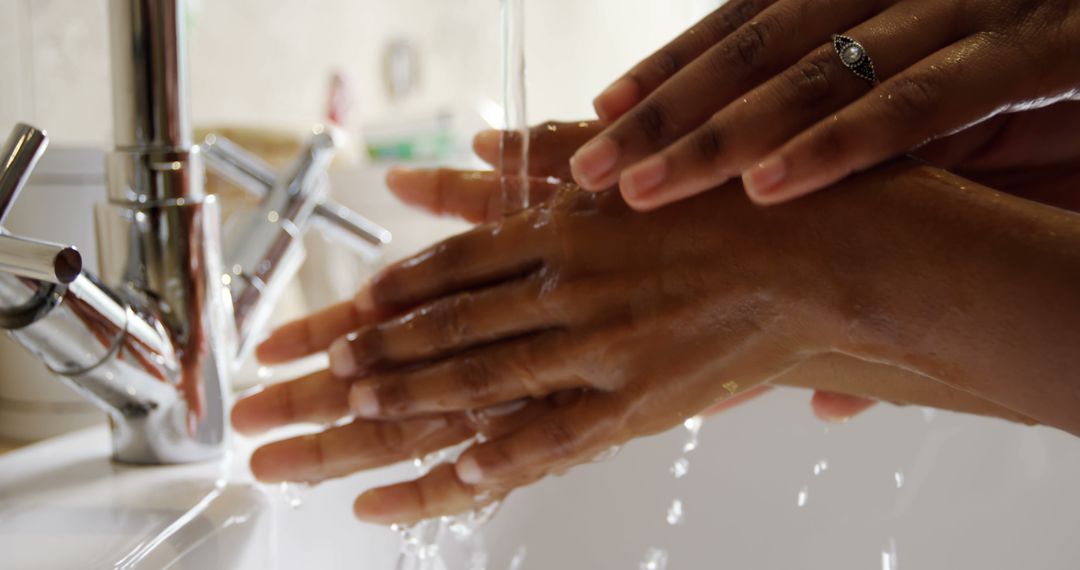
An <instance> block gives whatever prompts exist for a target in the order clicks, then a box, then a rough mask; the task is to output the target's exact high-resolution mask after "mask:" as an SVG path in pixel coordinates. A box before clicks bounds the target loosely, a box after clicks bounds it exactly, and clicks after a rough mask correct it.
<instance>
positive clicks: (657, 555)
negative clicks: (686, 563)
mask: <svg viewBox="0 0 1080 570" xmlns="http://www.w3.org/2000/svg"><path fill="white" fill-rule="evenodd" d="M667 561H668V554H667V551H666V550H664V549H662V548H656V547H655V546H654V547H650V548H649V550H648V551H646V552H645V558H644V559H643V560H642V561H641V564H639V565H638V568H639V569H640V570H667Z"/></svg>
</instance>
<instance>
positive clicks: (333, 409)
mask: <svg viewBox="0 0 1080 570" xmlns="http://www.w3.org/2000/svg"><path fill="white" fill-rule="evenodd" d="M350 384H351V381H348V380H342V379H339V378H337V377H335V376H334V375H333V374H330V372H329V371H327V370H323V371H320V372H316V373H314V374H310V375H308V376H305V377H303V378H299V379H297V380H291V381H289V382H283V383H281V384H274V385H271V386H267V387H266V388H264V389H263V390H261V391H259V392H256V393H255V394H252V395H251V396H248V397H246V398H243V399H241V400H239V401H238V402H236V404H235V405H234V406H233V410H232V424H233V427H235V428H236V430H237V431H239V432H241V433H245V434H256V433H261V432H264V431H267V430H270V429H273V428H276V427H280V426H283V425H287V424H292V423H327V422H332V421H335V420H337V419H340V418H342V417H344V416H346V415H348V414H349V385H350Z"/></svg>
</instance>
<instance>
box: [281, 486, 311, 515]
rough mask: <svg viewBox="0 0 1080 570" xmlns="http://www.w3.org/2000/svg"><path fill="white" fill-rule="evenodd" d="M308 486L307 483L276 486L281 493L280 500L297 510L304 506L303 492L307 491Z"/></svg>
mask: <svg viewBox="0 0 1080 570" xmlns="http://www.w3.org/2000/svg"><path fill="white" fill-rule="evenodd" d="M309 487H310V485H308V484H307V483H287V482H283V483H281V484H280V485H279V486H278V489H279V491H280V492H281V498H282V499H283V500H284V501H285V504H286V505H289V507H290V508H293V509H299V508H300V507H302V506H304V492H305V491H307V490H308V488H309Z"/></svg>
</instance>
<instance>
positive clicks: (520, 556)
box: [507, 544, 528, 570]
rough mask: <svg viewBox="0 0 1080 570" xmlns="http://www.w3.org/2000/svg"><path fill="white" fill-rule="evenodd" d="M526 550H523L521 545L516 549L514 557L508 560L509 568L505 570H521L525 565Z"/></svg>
mask: <svg viewBox="0 0 1080 570" xmlns="http://www.w3.org/2000/svg"><path fill="white" fill-rule="evenodd" d="M527 553H528V550H526V549H525V545H524V544H522V545H521V546H519V547H518V549H517V552H515V553H514V557H513V558H511V559H510V567H509V568H508V569H507V570H521V568H522V567H523V566H524V565H525V555H526V554H527Z"/></svg>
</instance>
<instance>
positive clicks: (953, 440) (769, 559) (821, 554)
mask: <svg viewBox="0 0 1080 570" xmlns="http://www.w3.org/2000/svg"><path fill="white" fill-rule="evenodd" d="M380 180H381V174H379V173H378V172H367V173H352V174H348V173H346V174H339V175H338V176H337V178H336V179H335V181H334V182H335V185H336V186H337V187H338V188H348V189H355V191H354V192H353V193H351V194H350V193H343V194H341V195H339V198H340V199H342V201H343V202H346V203H347V204H349V205H350V206H353V207H355V208H357V209H358V210H359V211H361V212H364V213H365V214H368V215H370V216H372V217H373V218H375V219H378V220H379V221H380V222H382V223H385V224H386V225H387V226H388V227H389V228H390V229H391V230H393V231H394V232H395V234H396V236H398V237H399V238H401V239H399V240H398V241H397V242H396V245H395V246H394V250H393V251H392V252H391V254H390V256H391V257H396V256H398V255H401V254H405V253H409V252H410V251H412V250H414V249H416V248H417V247H419V246H420V245H422V244H424V243H430V242H431V241H432V240H434V239H436V238H438V237H440V236H441V235H445V234H447V233H450V232H453V231H456V230H459V229H461V228H462V227H463V226H462V225H461V224H457V223H454V222H450V221H442V222H439V223H438V224H432V223H431V222H430V220H429V219H428V218H426V217H424V216H422V215H419V214H416V213H414V212H410V211H409V210H408V209H406V208H404V207H403V206H401V205H399V204H396V203H395V202H394V201H393V200H392V199H390V198H389V197H388V196H386V193H385V191H384V190H381V182H380ZM347 292H348V291H345V290H343V291H340V292H338V294H341V295H343V294H345V293H347ZM808 396H809V395H808V393H806V392H802V391H793V390H777V391H774V392H773V393H772V394H770V395H768V396H765V397H763V398H761V399H759V400H755V401H753V402H750V403H749V404H747V405H744V406H742V407H739V408H737V409H733V410H730V411H728V412H725V413H724V414H722V415H721V416H718V417H715V418H712V419H709V420H707V421H706V422H705V427H704V429H703V430H702V433H701V447H700V448H699V449H698V450H696V451H694V452H693V453H691V454H690V455H689V457H688V459H689V473H688V474H687V475H686V476H685V477H683V478H681V479H678V480H676V479H675V478H674V477H673V475H672V473H671V472H670V467H671V465H672V463H673V461H674V460H675V459H676V458H678V457H679V456H680V453H681V451H680V450H681V448H682V444H683V443H684V441H685V438H686V433H685V431H684V430H682V429H679V430H675V431H673V432H670V433H667V434H663V435H660V436H657V437H654V438H649V439H647V440H643V441H638V442H634V443H633V444H631V445H629V446H627V448H626V449H624V450H623V451H622V452H621V453H620V454H619V455H618V456H617V457H615V458H614V459H612V460H609V461H607V462H604V463H599V464H593V465H589V466H586V467H582V468H579V469H575V470H573V471H571V472H570V473H569V474H568V475H566V476H564V477H558V478H552V479H549V480H546V481H544V482H542V483H540V484H538V485H534V486H533V487H530V488H528V489H525V490H523V491H519V492H517V493H515V494H514V495H513V496H512V497H511V498H510V500H509V501H508V502H507V504H506V505H504V506H503V508H502V510H501V511H500V512H499V514H498V515H497V516H496V517H495V519H494V520H493V521H492V522H491V523H490V524H489V525H487V527H485V529H484V531H483V532H481V533H480V539H482V540H483V542H484V543H485V544H486V549H484V550H483V552H485V553H486V554H487V564H486V565H484V566H479V567H478V568H486V569H487V570H506V569H507V568H511V561H512V559H514V558H515V557H518V558H519V559H521V558H522V556H521V555H522V554H524V557H523V560H524V563H523V564H522V565H520V566H517V567H515V568H516V570H526V569H527V570H552V569H560V570H578V569H580V570H607V569H627V570H633V569H636V568H638V567H639V563H640V562H641V561H642V560H643V559H644V558H645V556H646V552H647V551H648V550H649V549H650V548H653V547H655V548H657V549H663V550H666V551H667V555H668V557H669V564H668V568H670V569H672V570H684V569H706V568H709V569H711V568H732V569H744V568H755V569H756V568H765V569H772V568H799V569H803V568H805V569H819V568H820V569H829V570H847V569H852V570H855V569H859V570H865V569H875V570H876V569H878V568H881V569H882V570H896V569H898V568H899V569H911V568H916V569H919V570H956V569H966V568H978V569H980V570H1015V569H1018V568H1039V569H1062V570H1075V569H1077V568H1080V541H1078V540H1076V534H1077V529H1080V489H1078V487H1077V482H1080V438H1074V437H1072V436H1069V435H1067V434H1064V433H1062V432H1058V431H1054V430H1049V429H1044V428H1027V427H1023V426H1017V425H1012V424H1008V423H1005V422H1002V421H997V420H987V419H982V418H975V417H970V416H961V415H957V414H950V413H942V412H924V411H923V410H920V409H916V408H896V407H893V406H888V405H880V406H877V407H875V408H874V409H872V410H871V411H869V412H868V413H866V414H865V415H864V416H860V417H859V418H857V419H856V420H855V421H853V422H851V423H849V424H846V425H841V426H832V427H826V426H825V425H824V424H822V423H821V422H819V421H817V420H816V419H814V418H813V417H812V416H811V414H810V410H809V406H808V399H809V397H808ZM284 435H285V434H281V433H279V434H274V437H281V436H284ZM255 443H256V442H253V441H249V440H244V439H242V438H238V439H237V441H236V442H234V450H235V451H234V457H232V458H229V459H227V460H223V461H220V462H217V463H207V464H200V465H187V466H173V467H125V466H119V465H115V464H113V463H111V462H110V461H109V460H108V456H109V443H108V434H107V433H106V432H105V430H104V429H101V428H99V429H94V430H90V431H84V432H79V433H76V434H72V435H69V436H64V437H61V438H57V439H53V440H49V441H46V442H43V443H41V444H38V445H35V446H32V447H29V448H26V449H23V450H20V451H17V452H15V453H11V454H8V455H4V456H0V567H2V568H4V569H5V570H6V569H7V568H14V569H19V570H21V569H24V568H26V569H37V568H41V569H49V570H53V569H67V568H72V569H79V570H83V569H88V568H124V567H133V568H155V569H156V568H174V569H181V568H184V569H186V568H193V569H200V570H203V569H214V570H216V569H241V570H246V569H260V570H262V569H267V568H281V569H286V570H292V569H301V568H304V569H306V568H317V569H319V570H336V569H342V570H345V569H349V570H356V569H365V570H366V569H372V570H384V569H385V570H390V569H392V568H394V567H395V566H394V565H395V561H396V560H397V553H398V537H397V535H396V534H395V533H394V532H392V531H390V530H388V529H385V528H381V527H377V526H372V525H366V524H362V523H360V522H357V521H356V520H355V519H353V517H352V514H351V505H352V501H353V499H354V497H355V496H356V495H357V494H359V493H360V492H362V491H364V490H365V489H367V488H370V487H371V486H373V485H376V484H380V483H384V482H388V481H392V480H398V479H402V478H404V477H407V476H411V475H412V473H413V470H412V467H411V466H398V467H395V468H391V469H384V470H380V471H376V472H372V473H365V474H360V475H357V476H353V477H349V478H346V479H341V480H337V481H331V482H327V483H324V484H322V485H320V486H318V487H316V488H314V489H311V490H309V491H307V492H304V493H302V494H301V498H302V500H303V506H302V507H301V508H298V509H293V508H291V507H290V506H288V504H287V501H286V500H285V498H284V497H283V496H282V494H281V493H280V492H279V491H278V490H277V489H276V488H265V487H262V486H259V485H257V484H255V483H253V482H252V481H251V478H250V474H249V473H248V470H247V467H246V463H247V457H248V454H249V453H250V450H251V448H252V447H253V446H254V444H255ZM676 498H678V499H681V500H682V504H683V508H684V511H685V518H684V522H683V523H682V524H681V525H679V526H671V525H669V524H668V523H667V522H666V520H665V519H666V513H667V511H668V509H669V507H670V505H671V504H672V502H673V500H674V499H676ZM444 552H445V553H446V554H447V566H448V568H449V569H450V570H457V569H465V568H471V567H470V566H469V565H468V564H467V563H466V561H465V558H466V557H467V555H468V554H469V553H468V548H465V547H463V546H461V545H457V544H455V543H454V542H453V541H452V540H447V541H445V544H444Z"/></svg>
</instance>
